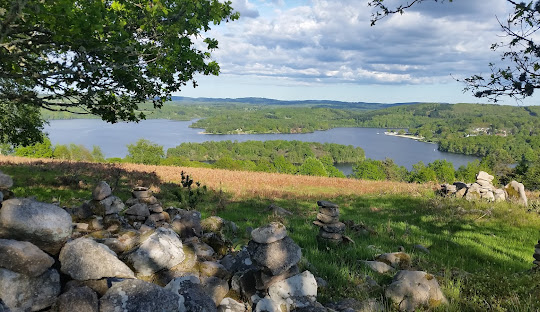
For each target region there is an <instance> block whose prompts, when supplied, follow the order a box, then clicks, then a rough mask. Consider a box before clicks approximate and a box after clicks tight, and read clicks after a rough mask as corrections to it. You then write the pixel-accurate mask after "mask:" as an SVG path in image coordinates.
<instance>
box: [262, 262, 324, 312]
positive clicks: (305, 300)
mask: <svg viewBox="0 0 540 312" xmlns="http://www.w3.org/2000/svg"><path fill="white" fill-rule="evenodd" d="M268 296H269V297H270V298H271V299H272V300H274V301H275V302H278V303H279V304H280V305H281V304H286V305H287V307H288V310H291V309H294V308H302V307H306V306H309V305H311V304H313V303H314V302H316V301H317V281H316V280H315V276H313V274H311V272H309V271H304V272H303V273H302V274H298V275H295V276H293V277H289V278H288V279H286V280H283V281H280V282H277V283H275V284H273V285H272V286H270V288H268Z"/></svg>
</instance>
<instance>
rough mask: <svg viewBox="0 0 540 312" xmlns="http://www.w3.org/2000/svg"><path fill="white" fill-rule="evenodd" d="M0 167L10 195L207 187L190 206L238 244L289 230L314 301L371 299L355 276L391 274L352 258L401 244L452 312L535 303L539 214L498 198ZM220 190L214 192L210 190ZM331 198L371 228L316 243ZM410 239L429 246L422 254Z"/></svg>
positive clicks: (70, 196)
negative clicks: (229, 230)
mask: <svg viewBox="0 0 540 312" xmlns="http://www.w3.org/2000/svg"><path fill="white" fill-rule="evenodd" d="M0 170H2V171H3V172H5V173H8V174H11V175H12V176H13V177H14V180H15V186H14V188H13V191H14V192H15V194H16V195H17V196H36V197H37V199H39V200H42V201H46V202H51V201H53V199H56V200H58V201H60V204H61V205H63V206H68V207H73V206H77V205H80V203H81V202H82V201H83V200H85V199H88V198H90V194H91V190H92V187H93V185H95V183H97V181H99V180H106V181H108V182H109V183H110V184H111V185H112V186H113V187H115V188H116V190H115V194H116V195H117V196H120V197H121V198H122V199H124V200H125V199H127V198H128V197H129V192H128V190H129V189H130V188H131V187H133V186H135V185H147V186H151V187H152V188H153V189H154V190H155V192H157V195H156V196H157V197H158V198H159V199H160V200H161V201H162V202H163V203H164V204H165V205H166V206H176V207H179V206H181V205H182V204H181V203H179V202H178V196H177V195H175V194H177V193H178V192H177V190H178V189H179V188H180V186H179V185H178V184H177V183H178V182H179V180H180V171H181V170H185V171H187V172H188V173H189V174H192V175H193V177H194V179H195V180H197V181H201V182H202V184H205V185H207V186H208V187H209V189H210V192H209V193H208V194H207V195H206V198H205V201H204V202H203V203H200V204H199V205H198V206H197V209H198V210H200V211H201V212H202V214H203V216H209V215H213V214H216V215H219V216H222V217H223V218H225V219H228V220H231V221H234V222H236V223H237V224H238V225H239V226H240V228H241V229H242V231H241V232H240V233H241V234H240V237H239V239H238V240H236V241H235V242H236V243H237V244H238V245H242V244H245V243H246V242H247V240H248V236H247V234H245V231H244V230H245V229H246V228H247V227H257V226H260V225H262V224H265V223H267V222H269V221H273V220H279V221H281V222H283V223H285V224H286V226H287V228H288V230H289V235H290V236H291V237H292V238H293V239H294V240H295V241H296V242H297V243H298V244H299V245H300V246H301V247H302V248H303V255H304V258H305V259H303V261H302V267H303V268H304V269H310V270H312V271H313V272H314V273H315V274H317V275H319V276H321V277H323V278H325V279H326V280H327V281H328V282H329V284H330V287H328V288H327V289H325V290H323V291H322V292H321V294H320V299H321V300H323V301H326V300H334V299H337V298H340V297H354V298H357V299H364V298H368V297H380V296H381V295H382V291H381V290H374V291H368V290H367V288H366V287H365V286H364V285H365V283H364V281H365V276H366V275H370V276H372V277H373V278H374V279H375V280H376V281H378V282H379V283H380V284H381V285H383V284H388V283H389V281H390V280H391V277H392V275H391V274H377V273H372V272H369V271H367V270H366V269H365V268H364V267H363V266H362V265H361V264H360V263H359V260H365V259H368V260H371V259H372V258H373V256H375V255H376V254H377V253H380V252H392V251H396V250H397V247H398V246H404V247H405V249H406V251H407V252H409V253H410V254H411V255H412V258H413V268H414V269H420V270H426V271H428V272H430V273H433V274H435V275H436V276H437V277H438V278H439V281H440V283H441V284H442V286H443V289H444V291H445V293H446V295H447V296H448V297H449V299H450V302H451V304H450V306H449V310H452V311H471V310H472V311H487V310H493V311H538V309H540V303H539V301H540V288H539V284H540V283H539V282H538V280H539V278H540V274H539V273H538V272H534V271H531V270H530V268H531V267H532V264H531V262H532V254H533V252H534V245H535V244H536V240H538V239H539V238H540V235H539V234H540V233H539V232H538V229H539V228H540V217H539V216H538V214H536V213H530V212H527V211H526V209H525V208H523V207H519V206H515V205H511V204H507V203H501V204H489V203H468V202H465V201H462V200H451V199H440V198H436V197H435V196H434V194H433V187H434V186H433V185H414V184H402V183H391V182H371V181H356V180H347V179H329V178H315V177H301V176H287V175H279V174H265V173H251V172H250V173H248V172H231V171H226V170H211V169H199V168H197V169H196V168H178V167H155V166H139V165H125V164H124V165H104V164H84V163H69V162H63V163H62V162H57V161H46V162H45V161H43V162H42V161H36V160H31V159H25V158H13V157H0ZM220 190H221V191H220ZM319 199H325V200H331V201H334V202H336V203H338V204H339V205H340V208H341V219H342V220H351V221H353V222H355V223H357V224H364V225H365V226H366V227H368V228H370V229H371V230H372V234H362V233H357V232H354V231H351V230H348V232H347V234H348V235H349V236H350V237H352V238H353V239H354V241H355V242H356V244H355V245H348V246H342V247H327V246H322V245H318V244H317V242H316V240H315V236H316V234H317V228H316V227H314V226H313V225H312V224H311V221H312V220H314V219H315V216H316V210H317V208H316V204H315V202H316V200H319ZM272 202H273V203H276V204H277V205H279V206H281V207H283V208H285V209H287V210H290V211H291V212H293V213H294V215H293V216H290V217H285V218H284V217H279V216H273V215H271V213H270V212H268V211H265V209H266V207H267V206H268V205H269V204H270V203H272ZM415 244H422V245H424V246H427V247H429V249H430V251H431V253H430V254H424V253H421V252H417V251H415V250H414V249H413V246H414V245H415Z"/></svg>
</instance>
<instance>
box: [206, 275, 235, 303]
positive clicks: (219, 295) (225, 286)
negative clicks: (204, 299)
mask: <svg viewBox="0 0 540 312" xmlns="http://www.w3.org/2000/svg"><path fill="white" fill-rule="evenodd" d="M201 285H202V289H203V291H204V293H206V294H208V295H210V297H211V298H212V300H214V303H215V305H216V307H217V306H218V305H219V304H220V303H221V300H223V298H225V296H226V295H227V293H228V292H229V282H228V281H226V280H223V279H221V278H218V277H207V278H205V279H203V280H202V283H201Z"/></svg>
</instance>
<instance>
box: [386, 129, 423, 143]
mask: <svg viewBox="0 0 540 312" xmlns="http://www.w3.org/2000/svg"><path fill="white" fill-rule="evenodd" d="M384 134H385V135H391V136H396V137H400V138H406V139H412V140H415V141H423V140H424V137H421V136H416V135H412V134H407V133H406V134H398V133H397V132H389V131H385V132H384ZM428 143H429V142H428Z"/></svg>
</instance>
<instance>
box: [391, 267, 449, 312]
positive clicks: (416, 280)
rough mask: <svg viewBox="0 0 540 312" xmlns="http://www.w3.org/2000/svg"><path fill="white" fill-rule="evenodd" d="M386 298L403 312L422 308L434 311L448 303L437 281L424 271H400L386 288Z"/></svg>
mask: <svg viewBox="0 0 540 312" xmlns="http://www.w3.org/2000/svg"><path fill="white" fill-rule="evenodd" d="M385 296H386V298H388V299H390V300H391V301H392V302H394V303H396V304H397V305H398V307H399V309H400V310H401V311H415V310H416V308H418V307H420V306H426V307H427V308H429V309H433V308H436V307H438V306H440V305H441V304H446V303H448V301H447V300H446V297H445V296H444V295H443V293H442V291H441V289H440V287H439V283H438V282H437V279H436V278H435V277H434V276H433V275H431V274H428V273H426V272H422V271H399V272H398V273H397V274H396V275H395V276H394V279H393V280H392V283H391V284H390V285H389V286H388V287H387V288H386V291H385Z"/></svg>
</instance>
